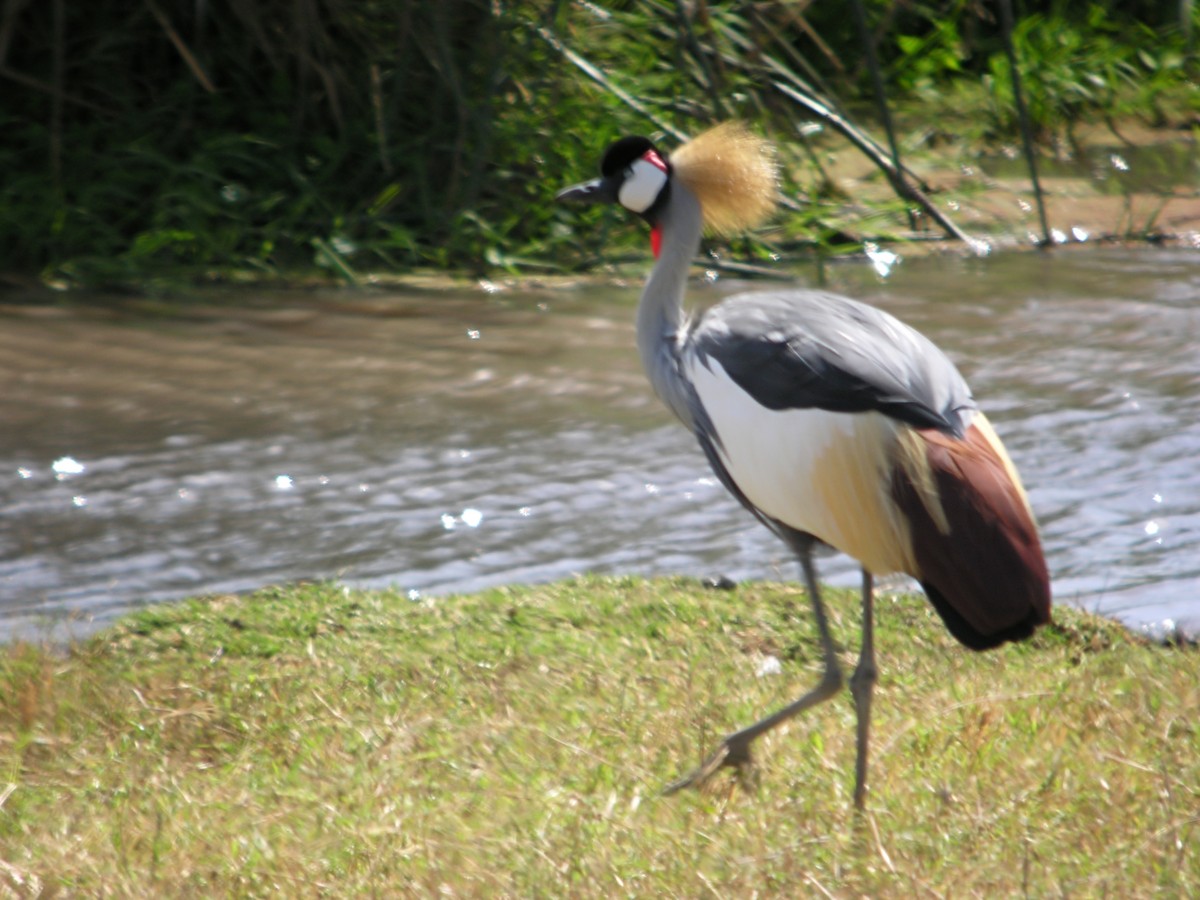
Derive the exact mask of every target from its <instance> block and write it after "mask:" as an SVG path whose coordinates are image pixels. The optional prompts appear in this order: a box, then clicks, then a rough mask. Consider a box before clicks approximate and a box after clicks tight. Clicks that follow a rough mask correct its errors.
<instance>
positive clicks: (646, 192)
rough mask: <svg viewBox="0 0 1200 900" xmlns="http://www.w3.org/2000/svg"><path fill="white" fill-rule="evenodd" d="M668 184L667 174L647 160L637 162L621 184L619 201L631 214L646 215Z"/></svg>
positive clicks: (618, 192) (618, 195)
mask: <svg viewBox="0 0 1200 900" xmlns="http://www.w3.org/2000/svg"><path fill="white" fill-rule="evenodd" d="M666 183H667V173H666V172H664V171H663V169H662V167H661V166H657V165H655V164H654V163H652V162H650V161H649V160H647V159H638V160H635V161H634V163H633V165H631V166H630V167H629V174H628V175H626V176H625V180H624V181H622V182H621V187H620V189H619V190H618V191H617V199H618V200H619V201H620V202H621V205H622V206H623V207H625V208H626V209H627V210H629V211H630V212H635V213H644V212H645V211H646V210H648V209H649V208H650V207H651V206H653V205H654V201H655V200H657V199H658V195H659V193H660V192H661V191H662V189H663V186H664V185H666Z"/></svg>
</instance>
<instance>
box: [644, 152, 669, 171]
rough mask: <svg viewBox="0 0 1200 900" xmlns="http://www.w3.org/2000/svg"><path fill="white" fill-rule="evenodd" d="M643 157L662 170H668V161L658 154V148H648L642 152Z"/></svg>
mask: <svg viewBox="0 0 1200 900" xmlns="http://www.w3.org/2000/svg"><path fill="white" fill-rule="evenodd" d="M642 159H644V160H645V161H646V162H648V163H650V165H652V166H654V167H655V168H657V169H659V170H660V171H662V172H666V171H667V161H666V160H665V159H663V158H662V157H661V156H659V155H658V151H657V150H647V151H646V152H645V153H643V154H642Z"/></svg>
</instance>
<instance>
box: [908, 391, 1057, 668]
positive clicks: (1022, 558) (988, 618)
mask: <svg viewBox="0 0 1200 900" xmlns="http://www.w3.org/2000/svg"><path fill="white" fill-rule="evenodd" d="M915 435H916V438H917V439H918V440H919V442H920V444H922V445H924V456H925V461H926V465H927V466H928V475H927V476H925V477H922V478H919V479H917V478H913V475H912V472H911V466H905V465H904V464H901V465H900V466H898V469H897V471H896V473H895V478H894V480H893V482H892V497H893V499H894V500H895V502H896V503H897V505H898V507H899V508H900V509H901V510H902V511H903V514H904V517H905V519H906V520H907V522H908V525H909V529H910V534H911V539H912V552H913V557H914V559H915V561H916V569H917V571H915V572H911V573H910V574H912V575H914V576H916V578H917V580H918V581H920V582H921V586H922V587H924V588H925V593H926V594H927V595H928V597H929V599H930V601H931V602H932V603H933V605H934V607H935V608H936V609H937V611H938V612H939V613H940V614H941V616H942V619H943V621H945V623H946V626H947V627H948V628H949V629H950V632H951V633H952V634H953V635H954V636H955V637H956V638H958V639H959V640H960V641H961V642H962V643H964V644H966V645H967V646H968V647H972V648H974V649H977V650H982V649H986V648H988V647H994V646H996V645H997V644H1000V643H1003V642H1004V641H1012V640H1021V639H1022V638H1025V637H1028V636H1029V635H1030V634H1031V633H1032V632H1033V629H1034V628H1035V627H1036V626H1038V625H1041V624H1044V623H1045V622H1048V621H1049V620H1050V576H1049V573H1048V572H1047V571H1046V562H1045V559H1044V557H1043V556H1042V547H1041V541H1040V540H1039V538H1038V532H1037V523H1036V522H1035V521H1034V518H1033V514H1032V512H1031V511H1030V509H1029V502H1028V500H1027V499H1026V497H1025V491H1024V489H1023V488H1022V487H1021V482H1020V480H1019V479H1018V478H1017V477H1016V473H1015V470H1014V469H1013V467H1012V463H1011V462H1009V460H1008V455H1007V454H1006V453H1005V452H1004V449H1003V445H1001V444H1000V442H999V439H998V438H996V436H995V432H993V431H992V429H991V426H990V425H989V424H988V421H987V419H986V418H985V417H984V416H983V414H982V413H979V414H977V415H976V417H975V420H974V421H973V422H972V423H971V425H970V427H969V428H968V429H967V432H966V434H965V435H964V436H963V437H962V438H956V437H953V436H950V435H945V434H942V433H940V432H938V431H934V430H932V429H928V430H920V431H917V432H915ZM922 482H924V483H922Z"/></svg>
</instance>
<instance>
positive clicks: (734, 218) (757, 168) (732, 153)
mask: <svg viewBox="0 0 1200 900" xmlns="http://www.w3.org/2000/svg"><path fill="white" fill-rule="evenodd" d="M671 169H672V171H673V174H674V177H675V178H676V179H678V180H679V181H680V182H682V183H683V184H684V185H685V186H687V188H688V189H689V190H690V191H691V192H692V193H693V194H695V195H696V199H698V200H699V201H700V209H701V211H702V213H703V215H704V225H705V227H706V228H707V229H708V230H710V231H713V232H716V233H717V234H734V233H736V232H739V231H746V230H748V229H750V228H754V227H755V226H756V225H759V224H761V223H762V222H763V220H765V219H766V218H767V217H768V216H769V215H770V214H771V213H772V212H774V210H775V196H776V191H777V190H778V188H777V184H778V173H777V169H776V165H775V148H774V147H772V146H771V144H770V143H769V142H768V141H766V140H764V139H763V138H760V137H759V136H758V135H756V134H754V133H752V132H751V131H749V130H748V129H747V128H746V126H744V125H742V124H741V123H740V122H723V123H721V124H720V125H717V126H716V127H714V128H710V129H709V130H708V131H705V132H702V133H701V134H698V135H696V137H694V138H692V139H691V140H690V141H688V142H687V143H686V144H683V145H682V146H680V147H679V149H677V150H676V151H675V152H674V153H672V154H671Z"/></svg>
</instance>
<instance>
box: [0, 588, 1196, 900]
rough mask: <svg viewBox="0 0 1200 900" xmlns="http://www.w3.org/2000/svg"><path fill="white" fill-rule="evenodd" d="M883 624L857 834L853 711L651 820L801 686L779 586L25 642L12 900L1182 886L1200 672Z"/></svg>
mask: <svg viewBox="0 0 1200 900" xmlns="http://www.w3.org/2000/svg"><path fill="white" fill-rule="evenodd" d="M829 599H830V601H831V606H832V607H833V617H834V627H835V633H836V634H837V635H838V636H839V637H840V638H841V639H842V640H844V641H845V642H846V644H847V646H848V650H847V652H846V654H845V659H846V661H847V663H848V664H850V663H852V659H853V655H854V654H853V648H854V646H855V645H856V643H857V627H858V615H857V610H856V603H855V602H854V600H853V597H852V596H851V595H847V594H844V593H840V592H833V591H831V592H830V598H829ZM879 607H880V608H879V613H878V618H879V645H880V646H879V656H880V663H881V668H882V675H881V680H880V683H879V687H878V691H877V695H876V709H875V719H874V722H875V734H874V743H873V748H874V758H873V761H872V763H873V767H872V779H871V796H870V798H869V800H868V811H867V813H866V815H865V816H863V817H861V818H856V816H855V814H854V812H853V811H852V809H851V803H850V790H851V786H852V773H851V767H852V763H853V710H852V705H851V703H850V702H849V698H848V695H847V696H846V697H844V698H840V699H838V700H836V701H834V702H831V703H829V704H826V705H825V706H824V707H821V708H819V709H817V710H815V711H814V712H813V713H812V714H810V715H808V716H805V717H802V718H800V719H798V720H797V721H795V722H794V723H792V724H791V725H790V726H788V727H786V728H785V729H781V730H780V732H778V733H776V734H773V735H770V736H768V737H767V738H766V739H764V740H763V741H762V742H761V743H760V746H759V747H758V760H759V764H760V765H759V770H758V786H757V788H756V789H754V790H752V791H746V790H744V789H742V788H740V787H735V786H734V782H733V780H732V779H728V778H724V777H722V778H720V779H718V783H717V785H716V786H715V788H714V789H712V790H710V791H708V792H706V793H698V792H689V793H685V794H683V795H680V796H677V797H672V798H669V799H663V798H660V797H659V796H657V792H658V790H659V789H660V788H661V787H662V786H663V785H664V784H665V783H667V782H668V781H670V780H671V779H672V778H674V777H675V776H676V775H678V774H680V773H681V772H683V771H684V770H687V769H689V768H690V767H691V766H692V765H694V764H695V763H697V762H698V761H699V760H700V758H701V757H702V756H703V755H705V754H706V753H707V752H708V751H709V750H710V749H712V746H713V744H714V742H715V740H717V739H718V738H719V737H720V736H721V735H722V734H723V733H724V732H726V731H727V730H729V729H730V728H732V727H734V726H737V725H741V724H746V723H747V722H749V721H750V720H751V719H752V718H755V717H757V716H758V715H759V714H761V713H763V712H765V711H766V710H768V709H769V708H773V707H775V706H777V705H779V704H781V703H783V702H785V701H786V700H787V699H789V698H791V697H793V696H795V695H796V694H798V693H799V692H800V691H801V690H803V689H804V688H805V687H807V686H808V684H809V683H810V682H812V681H813V680H814V679H815V678H816V677H817V674H818V671H819V654H818V652H817V647H816V643H815V636H814V633H813V628H812V622H811V618H810V616H809V614H808V605H807V602H806V601H805V598H804V596H803V592H802V591H800V589H798V588H797V587H795V586H793V585H772V584H763V585H758V584H754V585H746V586H743V587H741V588H739V589H738V590H737V591H735V592H729V593H725V592H715V591H709V590H705V589H703V588H701V587H700V586H699V585H698V584H697V583H695V582H692V581H684V580H654V581H643V580H639V579H632V578H630V579H599V578H589V579H584V580H579V581H572V582H566V583H560V584H554V585H549V586H545V587H532V588H512V589H503V590H495V591H489V592H486V593H483V594H480V595H475V596H468V597H456V598H447V599H439V600H436V601H428V602H418V603H414V602H410V601H409V600H408V599H406V598H405V597H404V596H402V595H400V594H398V593H388V592H357V591H351V590H346V589H344V588H342V587H339V586H334V585H317V586H298V587H288V588H271V589H267V590H264V591H261V592H259V593H257V594H254V595H252V596H249V597H241V598H234V597H219V598H211V599H206V600H195V601H189V602H187V603H183V604H179V605H172V606H159V607H154V608H152V609H149V610H147V611H144V612H142V613H140V614H137V615H135V616H133V617H131V618H129V619H127V620H125V621H124V622H122V623H120V624H118V625H117V626H116V627H114V628H112V629H110V630H108V631H106V632H104V633H102V634H100V635H99V636H97V637H95V638H93V639H90V640H88V641H86V642H82V643H80V644H78V645H77V646H75V647H73V648H71V649H70V651H69V652H63V651H61V650H58V651H55V650H53V649H42V648H38V647H34V646H30V645H17V646H11V647H9V648H7V649H6V650H4V652H3V654H2V655H0V765H2V766H3V771H2V772H0V896H17V897H24V896H80V895H83V896H121V897H139V896H145V897H162V896H176V897H178V896H213V895H235V896H260V895H286V896H310V895H321V894H327V895H332V896H381V897H395V896H435V895H445V896H509V897H539V896H541V897H551V896H553V897H563V896H572V897H610V896H679V897H703V896H731V897H749V896H753V895H755V894H757V896H760V897H761V896H835V897H853V896H864V895H865V896H894V897H911V896H927V895H952V896H956V897H958V896H988V897H994V896H1013V895H1017V894H1022V893H1023V894H1026V895H1032V896H1049V895H1054V896H1058V895H1064V896H1066V895H1069V896H1112V897H1127V896H1139V897H1144V896H1149V895H1151V894H1161V895H1164V896H1179V897H1182V896H1195V895H1196V894H1197V892H1200V849H1198V848H1200V731H1198V728H1200V725H1198V724H1197V710H1200V653H1197V652H1195V651H1194V650H1181V649H1172V648H1166V647H1161V646H1155V645H1148V644H1145V643H1143V642H1142V641H1140V640H1138V639H1136V638H1135V637H1133V636H1131V635H1130V634H1128V633H1126V632H1125V631H1124V630H1122V629H1121V628H1120V627H1118V626H1115V625H1112V624H1111V623H1107V622H1104V621H1102V620H1097V619H1094V618H1091V617H1089V616H1086V615H1083V614H1079V613H1075V612H1072V611H1069V610H1059V611H1058V613H1057V619H1058V624H1056V625H1055V626H1054V627H1051V628H1047V629H1044V630H1043V631H1042V632H1041V633H1040V634H1039V636H1038V637H1037V638H1036V639H1035V640H1033V641H1031V642H1029V643H1026V644H1024V645H1021V646H1012V647H1007V648H1005V649H1002V650H1000V651H997V652H992V653H989V654H984V655H975V654H970V653H968V652H966V651H964V650H962V649H960V648H958V647H957V646H956V645H954V643H953V642H952V640H951V639H950V638H949V637H948V636H947V635H946V633H945V631H944V629H943V628H942V627H941V626H940V624H939V623H938V622H937V621H936V620H935V618H934V616H933V615H932V613H931V612H930V611H929V609H928V607H927V605H926V604H925V603H924V601H922V600H920V599H919V598H913V597H896V598H892V597H884V598H883V599H882V601H881V602H880V604H879ZM768 655H770V656H776V657H777V658H778V659H780V660H781V661H782V669H783V671H782V674H779V675H769V676H766V677H758V676H757V675H756V671H757V668H758V666H759V664H760V662H761V660H762V659H763V658H764V657H765V656H768Z"/></svg>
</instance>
